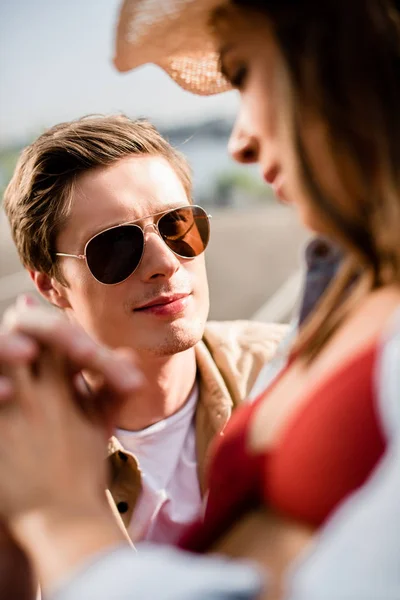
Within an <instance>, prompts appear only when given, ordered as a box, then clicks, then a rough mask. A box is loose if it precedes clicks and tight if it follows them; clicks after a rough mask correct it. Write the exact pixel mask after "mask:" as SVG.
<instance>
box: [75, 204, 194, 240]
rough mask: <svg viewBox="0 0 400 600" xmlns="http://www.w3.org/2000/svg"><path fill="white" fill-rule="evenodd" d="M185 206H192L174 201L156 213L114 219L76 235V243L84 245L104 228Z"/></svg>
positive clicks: (133, 221) (125, 223)
mask: <svg viewBox="0 0 400 600" xmlns="http://www.w3.org/2000/svg"><path fill="white" fill-rule="evenodd" d="M186 206H193V205H192V204H191V203H190V202H189V200H188V202H187V203H186V204H178V205H177V204H176V202H171V203H170V204H166V205H165V207H164V208H163V209H162V210H160V211H157V212H156V213H151V214H149V215H143V217H132V219H129V220H124V221H122V220H121V219H120V220H119V221H114V222H113V223H108V224H107V225H102V226H101V227H97V228H96V229H95V230H92V231H88V232H86V233H85V235H83V234H82V235H78V244H79V246H80V247H83V246H85V244H87V243H88V241H89V240H91V239H92V238H93V237H94V236H95V235H98V234H99V233H102V231H106V229H112V228H113V227H118V225H129V223H135V222H136V221H141V220H142V219H147V218H148V217H151V216H152V215H153V214H156V215H158V214H162V213H164V212H168V211H170V210H174V209H175V208H183V207H186Z"/></svg>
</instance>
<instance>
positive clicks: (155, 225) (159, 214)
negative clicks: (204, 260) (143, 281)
mask: <svg viewBox="0 0 400 600" xmlns="http://www.w3.org/2000/svg"><path fill="white" fill-rule="evenodd" d="M183 208H191V209H192V208H200V210H202V211H203V212H204V214H205V216H206V218H207V221H208V224H209V222H210V219H211V218H212V215H210V214H208V213H207V211H205V210H204V208H203V207H202V206H199V205H198V204H185V205H184V206H177V207H176V208H169V209H168V210H163V211H161V212H156V213H153V214H151V215H146V216H145V217H141V218H140V219H135V220H134V221H127V222H125V223H118V225H113V226H112V227H107V228H106V229H103V230H102V231H99V232H98V233H95V234H94V235H92V237H91V238H90V239H88V241H87V242H86V243H85V246H84V249H83V254H68V253H66V252H56V253H55V256H64V257H67V258H77V259H79V260H84V261H85V262H86V266H87V268H88V269H89V272H90V274H91V276H92V277H93V278H94V279H95V280H96V281H98V282H99V283H101V285H107V286H110V285H119V284H120V283H123V282H124V281H126V280H127V279H129V277H130V276H131V275H133V274H134V273H135V271H136V270H137V269H138V268H139V265H140V263H141V262H142V258H143V254H144V250H145V246H146V236H145V231H146V229H147V228H148V227H152V228H153V229H154V230H155V231H156V233H157V234H158V235H159V236H160V238H161V239H162V241H163V242H164V244H165V245H166V246H167V248H168V250H170V251H171V252H172V253H173V254H175V255H176V256H179V258H184V259H185V260H193V259H194V258H197V256H201V254H203V252H204V251H205V249H206V248H204V250H203V251H202V252H200V254H197V255H196V256H182V255H181V254H178V253H177V252H175V251H174V250H172V248H170V247H169V246H168V244H167V243H166V241H165V240H164V238H163V237H162V235H161V232H160V230H159V228H158V223H159V221H160V220H161V218H162V217H164V216H165V215H168V214H169V213H172V212H175V211H177V210H182V209H183ZM154 217H158V219H157V220H156V222H155V223H149V224H148V225H145V226H144V227H141V226H140V225H137V223H139V221H144V220H146V219H150V218H154ZM126 225H129V226H132V227H137V228H138V229H140V230H141V232H142V234H143V250H142V255H141V257H140V260H139V262H138V264H137V266H136V267H135V268H134V269H133V271H132V273H130V274H129V275H128V277H125V279H122V280H121V281H118V282H117V283H104V282H103V281H100V280H99V279H97V277H96V276H95V275H94V274H93V273H92V271H91V269H90V267H89V265H88V262H87V254H86V250H87V247H88V245H89V244H90V242H91V241H92V240H94V239H95V238H96V237H97V236H99V235H102V234H103V233H106V232H107V231H111V230H112V229H117V228H118V227H124V226H126ZM209 227H210V224H209ZM207 244H208V241H207ZM206 247H207V246H206Z"/></svg>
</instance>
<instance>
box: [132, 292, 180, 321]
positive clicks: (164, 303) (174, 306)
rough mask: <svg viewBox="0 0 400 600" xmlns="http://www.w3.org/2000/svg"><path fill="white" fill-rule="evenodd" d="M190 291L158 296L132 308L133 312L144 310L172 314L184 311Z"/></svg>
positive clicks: (152, 312)
mask: <svg viewBox="0 0 400 600" xmlns="http://www.w3.org/2000/svg"><path fill="white" fill-rule="evenodd" d="M190 295H191V294H190V293H182V294H170V295H166V296H158V297H157V298H154V299H153V300H151V301H150V302H147V303H146V304H142V305H141V306H138V307H137V308H134V311H135V312H144V313H151V314H157V315H164V316H165V315H174V314H177V313H181V312H183V311H184V309H185V308H186V305H187V301H188V298H189V297H190Z"/></svg>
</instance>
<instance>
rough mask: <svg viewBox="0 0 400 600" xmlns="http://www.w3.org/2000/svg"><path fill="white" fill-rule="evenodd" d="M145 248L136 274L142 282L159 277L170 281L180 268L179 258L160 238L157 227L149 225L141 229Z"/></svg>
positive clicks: (152, 224)
mask: <svg viewBox="0 0 400 600" xmlns="http://www.w3.org/2000/svg"><path fill="white" fill-rule="evenodd" d="M143 234H144V237H145V247H144V254H143V258H142V261H141V263H140V266H139V269H138V274H139V276H140V278H141V279H142V281H150V280H154V279H157V278H159V277H164V278H166V279H170V278H171V277H172V275H174V273H176V271H177V270H178V269H179V267H180V261H179V258H178V257H177V256H176V254H174V253H173V252H172V250H170V249H169V248H168V246H167V244H166V243H165V242H164V240H163V239H162V238H161V236H160V234H159V231H158V229H157V226H156V225H155V224H154V223H149V224H148V225H146V226H145V227H143Z"/></svg>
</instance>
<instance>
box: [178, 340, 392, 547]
mask: <svg viewBox="0 0 400 600" xmlns="http://www.w3.org/2000/svg"><path fill="white" fill-rule="evenodd" d="M376 355H377V347H376V345H374V346H373V347H370V348H368V349H367V350H365V351H363V352H361V353H360V354H359V355H358V356H356V357H354V358H352V359H351V360H349V361H347V362H346V363H345V364H344V365H342V366H341V367H340V368H338V369H337V370H336V371H335V372H334V373H333V374H331V375H329V377H328V378H326V379H325V380H324V381H323V382H321V383H320V384H318V385H317V386H316V387H315V388H314V389H312V390H310V392H309V397H308V398H307V399H306V401H305V402H302V405H301V406H300V407H299V409H298V410H297V411H295V413H294V414H293V415H292V416H291V417H290V419H289V421H288V423H287V424H286V426H285V429H284V431H283V433H282V434H281V436H280V439H279V441H278V443H277V444H276V445H274V447H273V448H272V449H269V450H268V451H267V452H263V453H258V454H254V453H250V452H249V450H248V448H247V440H248V433H249V427H250V422H251V418H252V415H253V412H254V411H255V410H256V408H257V406H258V405H259V403H260V401H261V400H263V401H266V396H265V393H264V394H262V395H261V396H260V397H259V398H258V399H257V400H256V401H255V402H254V403H252V404H247V405H245V406H243V407H242V408H240V409H239V410H237V411H236V412H235V414H234V415H233V417H232V419H231V420H230V422H229V423H228V425H227V427H226V429H225V432H224V434H223V436H221V437H220V438H219V439H218V440H217V442H216V444H215V446H214V453H213V459H212V462H211V464H210V470H209V477H208V489H209V496H208V500H207V505H206V510H205V515H204V517H203V518H201V519H199V520H198V521H197V522H195V523H194V524H193V525H191V526H189V528H188V530H187V531H186V532H185V534H184V535H183V537H182V538H181V541H180V543H179V546H180V547H183V548H185V549H188V550H193V551H197V552H204V551H206V550H207V549H209V548H210V546H211V545H212V544H213V543H214V542H215V541H216V540H217V539H218V538H219V537H220V536H222V535H223V534H224V532H226V531H227V530H228V529H229V528H230V526H231V525H232V524H233V523H234V521H236V520H237V519H238V518H240V516H241V515H243V514H244V513H245V512H246V511H248V510H249V509H251V508H252V507H257V506H260V505H262V504H264V505H266V506H270V507H272V508H273V509H274V510H275V511H278V512H279V513H280V514H283V515H287V516H288V517H289V518H291V519H295V520H298V521H301V522H303V523H306V524H309V525H311V526H316V527H318V526H319V525H321V524H322V523H323V522H324V521H325V519H327V517H329V515H330V514H331V512H332V511H333V510H334V509H335V507H336V506H337V505H338V504H339V503H340V502H341V501H342V500H344V499H345V498H346V497H347V496H348V495H349V494H350V493H352V492H353V491H354V490H356V489H357V488H358V487H360V486H361V485H362V484H363V483H364V482H365V480H366V479H367V477H368V476H369V474H370V473H371V471H372V469H373V468H374V466H375V465H376V463H377V461H378V460H379V458H380V457H381V455H382V454H383V452H384V449H385V438H384V434H383V432H382V431H381V427H380V423H379V416H378V414H377V409H376V392H375V385H374V373H375V368H374V367H375V360H376ZM273 385H274V384H272V386H271V387H270V389H272V387H273Z"/></svg>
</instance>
